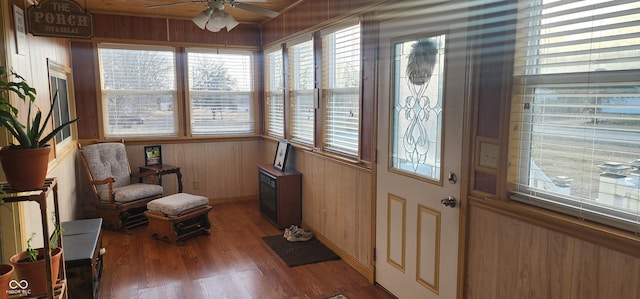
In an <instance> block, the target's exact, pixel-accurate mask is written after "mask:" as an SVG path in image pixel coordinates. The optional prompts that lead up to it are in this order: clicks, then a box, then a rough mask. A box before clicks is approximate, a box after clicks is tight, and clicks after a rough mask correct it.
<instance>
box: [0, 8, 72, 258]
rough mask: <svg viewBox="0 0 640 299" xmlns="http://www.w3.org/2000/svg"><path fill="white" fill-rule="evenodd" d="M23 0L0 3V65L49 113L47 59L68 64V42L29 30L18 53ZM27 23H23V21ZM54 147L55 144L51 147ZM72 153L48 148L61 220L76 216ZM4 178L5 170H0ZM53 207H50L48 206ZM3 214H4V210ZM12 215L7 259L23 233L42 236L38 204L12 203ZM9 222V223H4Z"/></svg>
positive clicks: (5, 235) (6, 227)
mask: <svg viewBox="0 0 640 299" xmlns="http://www.w3.org/2000/svg"><path fill="white" fill-rule="evenodd" d="M24 2H25V1H23V0H9V1H2V2H1V3H0V10H1V14H2V18H1V22H2V25H1V26H0V29H2V33H3V38H2V43H1V46H2V48H3V50H2V53H3V54H4V55H0V57H1V60H2V61H0V65H3V66H6V67H7V69H9V70H13V71H15V72H16V73H18V74H20V75H21V76H22V77H24V78H25V80H26V81H27V82H28V83H29V85H31V86H32V87H34V88H35V89H36V91H37V99H36V105H37V107H38V108H39V109H40V110H41V111H42V113H43V114H44V115H46V114H47V113H48V109H49V106H50V105H51V94H50V92H49V69H48V62H49V61H53V62H56V63H57V64H58V65H62V66H65V67H69V68H70V67H71V60H70V53H69V45H68V41H67V40H66V39H62V38H50V37H38V36H33V35H31V34H29V33H27V34H26V42H25V43H24V45H23V46H24V47H23V48H21V49H20V53H18V49H17V45H16V31H15V24H14V18H13V7H14V5H16V6H18V7H21V8H23V10H24V13H25V22H26V7H25V4H24ZM25 26H26V24H25ZM16 107H18V108H19V109H20V115H21V116H22V117H23V120H24V119H26V114H27V110H26V109H23V108H25V107H26V105H25V104H24V103H22V102H20V101H19V102H17V103H16ZM51 129H53V121H51V123H50V124H49V129H48V130H49V131H50V130H51ZM8 142H11V140H1V141H0V146H5V145H7V144H8ZM54 149H55V147H54ZM74 157H75V156H74V155H72V154H66V155H63V156H59V157H56V155H55V150H52V151H51V155H50V160H51V163H50V164H49V166H50V167H49V173H48V176H50V177H54V176H55V177H58V178H59V183H58V186H59V187H58V188H59V196H60V197H59V205H60V207H61V211H60V214H61V215H60V216H61V220H62V221H66V220H70V219H74V217H76V216H77V215H76V210H75V206H76V197H75V193H76V184H75V169H74V167H73V165H74V160H75V159H74ZM2 178H4V174H2ZM50 211H52V209H50ZM3 216H6V214H3ZM11 217H12V218H13V219H9V217H2V219H1V220H0V222H2V239H3V242H4V243H2V244H0V246H1V247H2V255H1V256H2V258H3V259H5V260H6V259H8V258H9V257H10V256H11V255H13V254H15V253H16V252H17V251H18V250H22V249H23V246H25V245H26V236H28V235H29V234H31V232H36V234H37V237H36V239H37V240H41V239H42V236H41V228H40V225H41V224H40V209H39V207H38V205H37V204H34V203H30V204H29V203H23V204H21V207H18V205H14V208H13V211H12V213H11ZM7 222H11V223H7ZM36 246H37V244H36Z"/></svg>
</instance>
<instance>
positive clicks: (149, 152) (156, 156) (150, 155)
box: [144, 145, 162, 166]
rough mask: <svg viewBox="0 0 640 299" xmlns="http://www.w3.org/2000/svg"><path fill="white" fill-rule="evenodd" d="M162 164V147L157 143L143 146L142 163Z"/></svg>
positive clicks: (150, 164)
mask: <svg viewBox="0 0 640 299" xmlns="http://www.w3.org/2000/svg"><path fill="white" fill-rule="evenodd" d="M160 164H162V149H161V148H160V146H159V145H150V146H145V147H144V165H145V166H155V165H160Z"/></svg>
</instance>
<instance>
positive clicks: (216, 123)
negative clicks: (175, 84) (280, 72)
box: [188, 49, 255, 135]
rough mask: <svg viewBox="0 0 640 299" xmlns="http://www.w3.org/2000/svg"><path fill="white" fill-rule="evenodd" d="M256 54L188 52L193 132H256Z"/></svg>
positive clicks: (210, 133) (195, 133) (204, 133)
mask: <svg viewBox="0 0 640 299" xmlns="http://www.w3.org/2000/svg"><path fill="white" fill-rule="evenodd" d="M252 59H253V55H251V53H249V52H233V53H220V52H207V51H205V50H193V49H192V50H188V65H189V98H190V104H191V133H192V134H193V135H215V134H244V133H253V132H254V131H255V129H254V127H255V126H254V117H253V114H254V111H253V85H252V84H253V67H252Z"/></svg>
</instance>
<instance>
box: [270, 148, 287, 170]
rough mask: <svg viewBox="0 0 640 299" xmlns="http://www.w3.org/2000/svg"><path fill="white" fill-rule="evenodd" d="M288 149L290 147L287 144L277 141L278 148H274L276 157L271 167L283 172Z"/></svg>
mask: <svg viewBox="0 0 640 299" xmlns="http://www.w3.org/2000/svg"><path fill="white" fill-rule="evenodd" d="M290 147H291V146H290V145H289V143H288V142H286V141H278V147H276V156H275V157H274V158H273V167H275V168H276V169H278V170H280V171H284V169H285V164H286V163H287V155H288V154H289V148H290Z"/></svg>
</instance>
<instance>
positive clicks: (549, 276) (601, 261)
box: [466, 201, 640, 299]
mask: <svg viewBox="0 0 640 299" xmlns="http://www.w3.org/2000/svg"><path fill="white" fill-rule="evenodd" d="M479 203H481V202H479ZM469 220H470V225H469V234H468V235H469V242H468V248H467V252H468V259H467V260H468V264H467V273H468V274H467V280H466V298H469V299H476V298H478V299H483V298H522V299H525V298H565V299H568V298H576V299H577V298H580V299H601V298H640V284H638V281H640V258H638V257H633V256H630V255H627V254H624V253H621V252H618V251H615V250H611V249H608V248H605V247H602V246H598V245H595V244H593V243H589V242H586V241H583V240H581V239H578V238H574V237H571V236H568V235H566V234H562V233H559V232H556V231H553V230H550V229H546V228H543V227H541V226H537V225H533V224H530V223H528V222H525V221H521V220H517V219H514V218H511V217H509V216H505V215H503V214H501V213H496V212H494V211H492V210H491V209H487V208H486V207H485V206H484V205H482V204H474V201H472V204H471V207H470V209H469Z"/></svg>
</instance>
